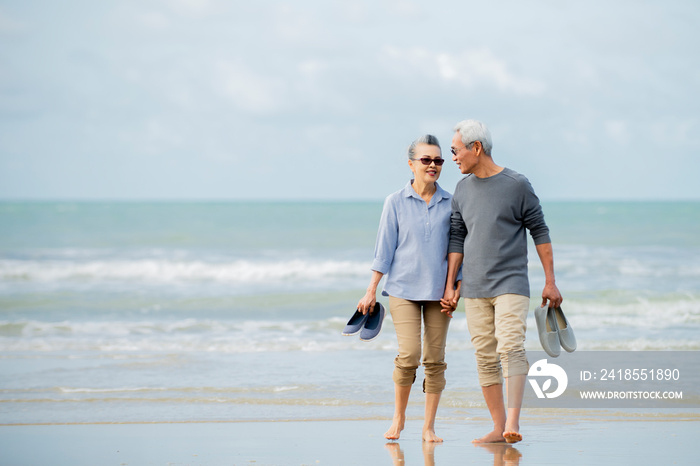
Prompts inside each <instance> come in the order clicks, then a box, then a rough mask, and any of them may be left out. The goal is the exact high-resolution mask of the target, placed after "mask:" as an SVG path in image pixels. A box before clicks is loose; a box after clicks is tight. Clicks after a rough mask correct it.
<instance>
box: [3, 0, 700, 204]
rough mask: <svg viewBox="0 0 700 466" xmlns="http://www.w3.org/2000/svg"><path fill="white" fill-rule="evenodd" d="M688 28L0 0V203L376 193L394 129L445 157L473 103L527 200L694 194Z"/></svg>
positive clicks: (642, 7) (359, 0)
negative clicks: (525, 183)
mask: <svg viewBox="0 0 700 466" xmlns="http://www.w3.org/2000/svg"><path fill="white" fill-rule="evenodd" d="M698 24H700V3H699V2H697V1H693V0H689V1H678V0H663V1H655V2H649V1H616V0H605V1H598V0H593V1H578V2H577V1H569V2H561V1H554V0H548V1H542V0H534V1H528V2H521V1H493V2H487V1H479V2H472V1H465V0H456V1H452V0H432V1H431V2H424V1H423V2H421V1H409V0H368V1H365V0H352V1H332V0H322V1H321V0H319V1H304V0H297V1H293V2H284V1H266V0H261V1H258V0H256V1H253V0H247V1H223V0H167V1H166V0H124V1H107V0H105V1H103V0H101V1H97V2H96V1H93V0H86V1H80V0H65V1H63V2H55V1H49V0H44V1H39V0H37V1H22V2H20V1H8V0H0V199H5V200H24V199H26V200H35V199H36V200H43V199H47V200H48V199H60V200H121V199H124V200H139V199H145V200H150V199H153V200H170V199H172V200H275V199H298V200H381V199H383V198H384V197H385V196H386V195H388V194H389V193H391V192H394V191H397V190H399V189H401V188H402V187H403V186H404V185H405V184H406V183H407V182H408V180H409V179H410V178H411V172H410V170H409V168H408V165H407V162H406V148H407V147H408V145H409V144H410V143H411V141H413V140H414V139H416V138H418V137H419V136H421V135H423V134H426V133H430V134H434V135H435V136H437V137H438V139H439V140H440V142H441V144H442V148H443V157H445V158H449V159H451V154H450V153H449V147H450V142H451V138H452V135H453V131H452V128H453V127H454V125H455V124H456V123H457V122H458V121H460V120H463V119H469V118H473V119H477V120H480V121H482V122H484V123H485V124H486V125H487V126H488V127H489V128H490V130H491V133H492V137H493V143H494V147H493V157H494V161H495V162H496V163H497V164H498V165H502V166H507V167H509V168H511V169H513V170H516V171H518V172H520V173H523V174H524V175H526V176H527V177H528V179H529V180H530V181H531V183H532V185H533V186H534V188H535V191H536V192H537V194H538V195H539V197H540V198H541V199H543V200H555V201H556V200H685V199H689V200H700V183H698V181H697V178H698V175H699V174H700V162H699V160H698V153H699V152H700V53H698V46H699V45H700V28H698V27H697V25H698ZM443 167H444V168H443V173H442V176H441V178H440V181H439V183H440V185H441V186H442V187H443V188H445V189H447V190H448V191H450V192H451V191H453V190H454V186H455V184H456V183H457V181H458V180H459V179H460V178H461V177H462V175H461V174H460V173H459V172H458V170H457V168H456V166H455V164H454V163H453V162H452V161H451V160H450V161H448V162H447V163H445V165H444V166H443Z"/></svg>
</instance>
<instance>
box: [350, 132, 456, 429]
mask: <svg viewBox="0 0 700 466" xmlns="http://www.w3.org/2000/svg"><path fill="white" fill-rule="evenodd" d="M441 155H442V152H441V150H440V143H439V142H438V140H437V138H436V137H435V136H432V135H429V134H428V135H425V136H423V137H421V138H419V139H417V140H416V141H414V142H413V143H412V144H411V145H410V147H409V148H408V166H409V168H410V169H411V171H412V172H413V180H411V181H410V182H409V183H408V184H407V185H406V186H405V187H404V188H403V189H402V190H400V191H397V192H395V193H393V194H391V195H390V196H388V197H387V198H386V201H385V202H384V209H383V211H382V217H381V220H380V222H379V231H378V233H377V242H376V245H375V250H374V262H373V264H372V278H371V280H370V285H369V287H368V288H367V293H366V294H365V296H364V297H363V298H362V299H361V300H360V302H359V303H358V305H357V307H358V310H359V311H360V312H362V313H363V314H366V313H367V312H368V310H370V309H373V308H374V304H375V303H376V296H377V286H378V285H379V282H380V280H381V279H382V277H383V276H384V275H385V274H386V275H387V279H386V282H385V283H384V290H383V291H382V295H384V296H389V310H390V311H391V317H392V320H393V321H394V327H395V329H396V337H397V339H398V343H399V355H398V356H397V357H396V359H395V360H394V365H395V368H394V373H393V377H392V378H393V380H394V391H395V407H394V420H393V423H392V424H391V427H390V428H389V430H388V431H387V432H386V433H385V434H384V437H385V438H387V439H398V438H399V436H400V434H401V431H402V430H403V428H404V422H405V419H406V406H407V404H408V397H409V395H410V392H411V386H412V384H413V382H414V381H415V379H416V369H417V368H418V366H419V365H420V362H421V333H422V332H421V319H422V323H423V325H424V326H425V336H424V340H423V367H424V373H425V380H424V381H423V391H424V392H425V423H424V425H423V440H425V441H428V442H442V439H441V438H439V437H438V436H437V435H435V415H436V413H437V407H438V403H439V402H440V395H441V394H442V390H443V389H444V388H445V374H444V373H445V368H446V367H447V365H446V364H445V343H446V341H447V328H448V326H449V323H450V318H451V317H452V311H454V308H453V309H452V311H449V312H442V305H441V304H440V299H441V298H442V297H443V294H444V291H445V278H446V276H447V245H448V242H449V232H450V214H451V211H452V205H451V204H452V195H451V194H450V193H448V192H447V191H445V190H443V189H442V188H440V186H438V184H437V180H438V178H440V172H441V171H442V164H443V163H444V159H443V158H442V156H441Z"/></svg>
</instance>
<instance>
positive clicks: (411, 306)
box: [358, 120, 562, 443]
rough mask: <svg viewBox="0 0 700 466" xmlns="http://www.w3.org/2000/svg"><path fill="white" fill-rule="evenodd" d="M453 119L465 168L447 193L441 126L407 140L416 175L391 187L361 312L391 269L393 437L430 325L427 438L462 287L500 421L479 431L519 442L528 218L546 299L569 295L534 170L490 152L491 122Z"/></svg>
mask: <svg viewBox="0 0 700 466" xmlns="http://www.w3.org/2000/svg"><path fill="white" fill-rule="evenodd" d="M454 131H455V134H454V137H453V138H452V147H451V149H450V150H451V152H452V160H454V161H455V162H456V163H457V167H458V168H459V170H460V171H461V172H462V173H463V174H465V175H467V176H465V177H464V178H462V180H461V181H459V183H457V186H456V188H455V193H454V196H451V195H450V193H448V192H447V191H445V190H443V189H442V188H441V187H440V186H439V185H438V184H437V180H438V178H440V172H441V170H442V164H443V163H444V159H443V158H442V157H441V154H442V153H441V149H440V144H439V142H438V140H437V138H436V137H435V136H432V135H426V136H423V137H421V138H419V139H417V140H416V141H414V142H413V143H412V144H411V145H410V147H409V148H408V166H409V168H410V169H411V171H412V172H413V175H414V177H413V180H411V181H410V182H409V183H408V184H407V185H406V186H405V187H404V188H403V189H402V190H400V191H397V192H395V193H393V194H391V195H390V196H388V197H387V198H386V201H385V203H384V209H383V211H382V216H381V220H380V223H379V231H378V234H377V242H376V246H375V252H374V262H373V264H372V278H371V281H370V285H369V287H368V288H367V293H366V294H365V296H364V297H363V298H362V299H361V300H360V302H359V303H358V309H359V311H360V312H362V313H363V314H366V313H367V312H368V311H369V310H370V309H373V307H374V305H375V303H376V294H377V287H378V285H379V282H380V280H381V279H382V277H383V276H384V275H387V279H386V281H385V284H384V290H383V291H382V294H383V295H384V296H389V308H390V311H391V316H392V319H393V322H394V327H395V328H396V336H397V339H398V346H399V355H398V356H397V357H396V359H395V361H394V364H395V368H394V373H393V380H394V389H395V410H394V419H393V423H392V425H391V427H390V428H389V430H388V431H387V432H386V434H384V436H385V437H386V438H387V439H398V438H399V436H400V434H401V431H402V430H403V428H404V421H405V418H406V406H407V404H408V398H409V394H410V391H411V385H412V384H413V382H414V381H415V378H416V369H417V368H418V366H419V365H420V363H421V333H422V330H423V341H422V356H423V357H422V363H423V367H424V374H425V380H424V381H423V391H424V392H425V423H424V425H423V440H425V441H428V442H441V441H442V439H441V438H439V437H438V436H437V435H436V434H435V416H436V413H437V407H438V403H439V401H440V395H441V393H442V391H443V389H444V388H445V368H446V367H447V364H446V363H445V344H446V341H447V329H448V326H449V322H450V318H451V317H452V313H453V312H454V311H455V309H456V308H457V303H458V301H459V298H460V296H461V297H463V298H465V310H466V315H467V323H468V328H469V333H470V335H471V341H472V344H473V345H474V348H475V354H476V363H477V370H478V374H479V383H480V385H481V390H482V393H483V395H484V399H485V401H486V405H487V406H488V409H489V412H490V413H491V417H492V419H493V424H494V426H493V431H491V432H490V433H488V434H486V435H484V436H483V437H481V438H478V439H476V440H474V442H476V443H494V442H507V443H515V442H518V441H520V440H522V435H521V434H520V425H519V420H520V408H521V405H522V398H523V392H524V388H525V377H526V374H527V372H528V361H527V358H526V355H525V347H524V343H525V329H526V318H527V313H528V309H529V305H530V298H529V296H530V286H529V282H528V275H527V272H528V267H527V238H526V234H525V229H528V230H529V232H530V235H531V236H532V238H533V240H534V243H535V245H536V249H537V253H538V255H539V258H540V261H541V262H542V266H543V268H544V273H545V286H544V291H543V292H542V305H545V304H548V305H549V307H557V306H559V305H560V304H561V302H562V297H561V294H560V293H559V290H558V289H557V286H556V285H555V282H554V265H553V264H554V260H553V254H552V245H551V242H550V238H549V229H548V228H547V225H546V224H545V221H544V215H543V214H542V209H541V207H540V203H539V199H538V198H537V196H536V195H535V192H534V191H533V189H532V186H531V185H530V183H529V181H528V180H527V178H525V177H524V176H523V175H521V174H519V173H516V172H515V171H513V170H510V169H508V168H504V167H500V166H498V165H496V163H495V162H494V160H493V158H492V156H491V147H492V142H491V134H490V132H489V130H488V128H486V126H485V125H484V124H483V123H480V122H478V121H475V120H466V121H462V122H460V123H458V124H457V125H456V126H455V128H454ZM460 266H461V269H460ZM462 275H463V276H462ZM421 320H422V325H423V326H424V329H422V326H421ZM503 378H505V380H506V395H507V398H508V407H507V409H506V406H505V404H504V401H503Z"/></svg>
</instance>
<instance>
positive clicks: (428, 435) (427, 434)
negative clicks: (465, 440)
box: [423, 429, 442, 443]
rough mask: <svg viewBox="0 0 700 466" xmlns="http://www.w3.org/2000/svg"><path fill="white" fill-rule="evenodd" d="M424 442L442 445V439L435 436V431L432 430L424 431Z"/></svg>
mask: <svg viewBox="0 0 700 466" xmlns="http://www.w3.org/2000/svg"><path fill="white" fill-rule="evenodd" d="M423 440H425V441H426V442H435V443H441V442H442V439H441V438H440V437H438V436H437V435H435V431H434V430H432V429H423Z"/></svg>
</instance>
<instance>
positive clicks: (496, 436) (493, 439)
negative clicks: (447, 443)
mask: <svg viewBox="0 0 700 466" xmlns="http://www.w3.org/2000/svg"><path fill="white" fill-rule="evenodd" d="M505 441H506V439H505V438H504V437H503V435H502V434H501V432H499V431H498V430H494V431H493V432H489V433H488V434H486V435H484V436H483V437H481V438H477V439H474V440H472V443H504V442H505Z"/></svg>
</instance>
